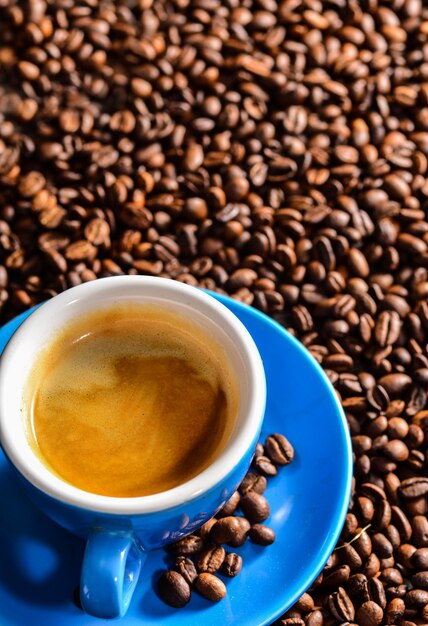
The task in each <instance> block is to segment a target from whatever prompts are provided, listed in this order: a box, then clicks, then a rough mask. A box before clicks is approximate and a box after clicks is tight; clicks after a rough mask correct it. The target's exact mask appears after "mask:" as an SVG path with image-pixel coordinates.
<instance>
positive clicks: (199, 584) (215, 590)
mask: <svg viewBox="0 0 428 626" xmlns="http://www.w3.org/2000/svg"><path fill="white" fill-rule="evenodd" d="M195 588H196V590H197V591H198V592H199V593H200V594H201V596H204V598H206V599H207V600H211V602H218V601H219V600H222V599H223V598H224V596H225V595H226V587H225V584H224V582H223V581H222V580H220V578H217V576H214V575H213V574H208V573H202V574H199V576H198V577H197V579H196V581H195Z"/></svg>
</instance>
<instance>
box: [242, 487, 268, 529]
mask: <svg viewBox="0 0 428 626" xmlns="http://www.w3.org/2000/svg"><path fill="white" fill-rule="evenodd" d="M241 509H242V511H243V512H244V515H245V517H246V518H247V519H249V520H250V522H254V523H259V522H263V521H264V520H265V519H267V518H268V517H269V515H270V508H269V503H268V501H267V500H266V498H265V497H264V496H261V495H260V494H259V493H256V492H255V491H249V492H248V493H246V494H245V496H243V497H242V498H241Z"/></svg>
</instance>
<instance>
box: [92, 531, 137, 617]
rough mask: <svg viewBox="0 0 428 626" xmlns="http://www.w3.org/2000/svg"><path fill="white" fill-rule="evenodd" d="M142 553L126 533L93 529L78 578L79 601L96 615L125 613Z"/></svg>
mask: <svg viewBox="0 0 428 626" xmlns="http://www.w3.org/2000/svg"><path fill="white" fill-rule="evenodd" d="M144 558H145V557H144V553H143V552H142V551H141V550H140V549H139V548H138V547H137V545H136V543H135V540H134V538H133V537H132V535H130V534H129V533H125V532H120V531H110V530H103V529H95V530H92V531H91V533H90V535H89V537H88V541H87V544H86V549H85V554H84V557H83V566H82V575H81V579H80V602H81V604H82V607H83V609H84V610H85V611H86V612H87V613H89V614H90V615H94V616H95V617H103V618H112V617H122V616H123V615H125V613H126V611H127V609H128V607H129V603H130V602H131V598H132V594H133V593H134V590H135V587H136V585H137V581H138V577H139V575H140V570H141V564H142V561H143V559H144Z"/></svg>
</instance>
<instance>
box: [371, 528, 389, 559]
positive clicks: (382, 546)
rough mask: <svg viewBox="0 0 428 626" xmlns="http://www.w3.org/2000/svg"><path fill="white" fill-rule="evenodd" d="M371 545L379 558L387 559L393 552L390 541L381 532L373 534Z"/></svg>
mask: <svg viewBox="0 0 428 626" xmlns="http://www.w3.org/2000/svg"><path fill="white" fill-rule="evenodd" d="M372 546H373V550H374V551H375V552H376V554H377V555H378V557H379V558H381V559H387V558H388V557H390V556H392V554H393V552H394V549H393V547H392V545H391V542H390V541H389V540H388V539H387V538H386V537H385V535H383V534H382V533H376V534H375V535H373V537H372Z"/></svg>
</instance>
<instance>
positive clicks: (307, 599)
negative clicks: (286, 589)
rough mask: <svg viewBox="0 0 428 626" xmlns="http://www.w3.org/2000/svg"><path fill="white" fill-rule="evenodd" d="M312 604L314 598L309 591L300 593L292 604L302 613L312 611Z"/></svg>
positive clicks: (313, 604)
mask: <svg viewBox="0 0 428 626" xmlns="http://www.w3.org/2000/svg"><path fill="white" fill-rule="evenodd" d="M314 606H315V603H314V599H313V598H312V596H311V595H310V594H309V593H304V594H303V595H301V596H300V598H299V599H298V600H297V602H296V604H295V605H294V607H295V608H296V609H297V610H298V611H301V612H302V613H309V611H313V609H314Z"/></svg>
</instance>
